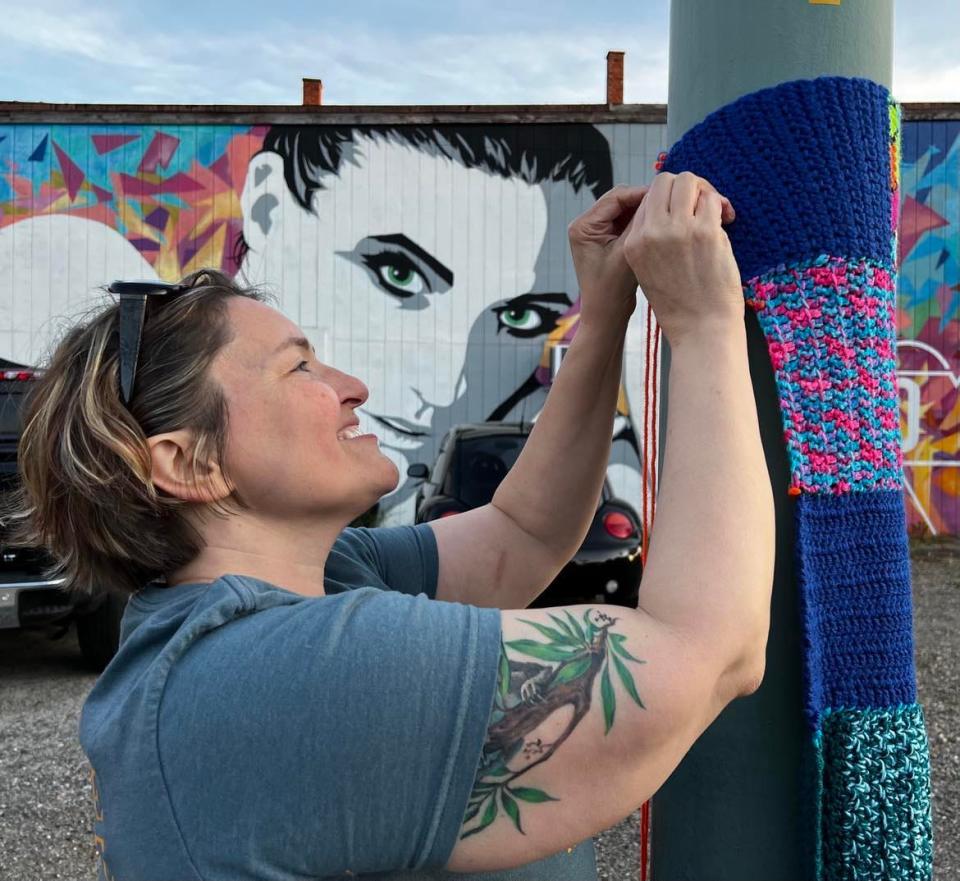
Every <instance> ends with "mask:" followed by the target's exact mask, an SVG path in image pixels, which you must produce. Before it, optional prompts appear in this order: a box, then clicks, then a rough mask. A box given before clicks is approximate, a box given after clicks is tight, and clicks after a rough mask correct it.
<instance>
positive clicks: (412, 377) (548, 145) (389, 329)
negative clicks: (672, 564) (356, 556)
mask: <svg viewBox="0 0 960 881" xmlns="http://www.w3.org/2000/svg"><path fill="white" fill-rule="evenodd" d="M657 146H658V147H659V143H658V144H657ZM646 159H647V157H644V160H645V161H646ZM651 166H652V157H651V158H650V159H649V162H646V167H647V168H648V169H649V168H650V167H651ZM612 185H613V163H612V158H611V149H610V145H609V142H608V140H607V138H606V137H605V136H604V135H603V134H602V133H601V132H600V131H599V130H598V129H597V128H595V127H593V126H589V125H537V126H504V125H482V126H481V125H437V126H407V125H379V126H370V125H366V126H359V125H358V126H322V127H321V126H255V127H228V126H174V127H166V128H155V127H149V126H133V127H129V126H89V127H87V126H56V125H53V126H7V127H0V278H3V279H6V280H9V283H5V284H4V285H3V289H2V293H0V357H5V358H8V359H9V360H13V361H17V362H19V363H36V362H37V361H38V360H39V359H40V358H41V357H42V354H43V352H44V351H45V350H46V348H47V347H48V346H49V345H50V342H51V340H52V339H53V338H54V337H55V335H56V333H57V331H58V330H59V329H60V328H61V327H62V326H63V324H64V323H66V322H69V321H70V320H72V319H73V318H75V317H76V316H77V315H78V314H79V313H81V312H82V311H83V309H84V308H87V307H88V306H89V304H91V303H92V302H97V301H98V299H99V297H100V296H102V295H101V294H99V293H98V292H97V290H96V287H97V286H98V285H103V284H104V283H106V282H109V281H110V280H111V279H112V278H114V277H128V278H138V277H140V278H150V277H160V278H163V279H176V278H179V277H180V276H182V275H183V274H185V273H187V272H190V271H193V270H194V269H198V268H200V267H203V266H216V267H219V268H221V269H222V270H224V271H225V272H227V273H228V274H230V275H232V276H235V277H237V278H238V279H239V280H242V281H245V282H248V283H251V284H256V285H260V286H263V287H265V288H266V289H267V290H269V291H271V292H272V293H274V295H275V297H276V301H277V304H278V305H279V307H280V308H281V309H282V310H283V311H284V312H285V313H286V314H287V315H289V316H290V317H291V318H292V319H293V320H294V321H296V322H298V323H299V325H300V326H301V327H302V328H303V329H304V331H305V332H306V334H307V335H308V337H310V338H311V340H312V342H313V343H314V345H315V346H316V348H317V351H318V353H319V355H320V357H321V359H323V360H325V361H329V362H330V363H332V364H334V365H336V366H337V367H338V368H340V369H343V370H346V371H349V372H351V373H353V374H355V375H357V376H359V377H360V378H361V379H362V380H363V381H364V382H365V383H366V384H367V386H368V387H369V389H370V397H369V399H368V400H367V402H366V403H365V405H364V406H363V407H362V408H361V409H360V410H359V416H360V420H361V427H362V428H363V430H365V431H374V432H375V433H376V434H378V435H379V436H380V438H381V439H382V444H381V445H382V448H383V449H384V451H385V452H386V453H387V455H389V456H390V457H391V458H392V459H393V460H394V461H395V462H396V463H397V465H398V467H399V468H400V473H401V475H403V477H402V481H401V485H400V486H399V487H398V489H397V490H396V491H395V492H394V493H392V494H391V495H390V496H388V497H386V498H385V499H384V501H383V503H382V509H383V512H384V514H385V520H384V522H410V521H411V520H412V517H413V508H412V505H413V495H414V493H415V491H416V488H417V482H416V481H413V480H410V479H408V478H406V476H405V475H406V469H407V466H408V465H409V464H412V463H414V462H425V463H427V464H431V463H432V461H433V459H434V456H435V452H436V447H437V445H438V442H439V440H440V438H441V437H442V435H443V434H444V432H446V430H447V429H448V428H449V427H450V426H451V425H453V424H456V423H460V422H467V421H480V420H487V419H493V420H510V421H515V420H526V421H529V420H532V419H534V418H535V417H536V415H537V414H538V412H539V411H540V409H541V408H542V405H543V402H544V399H545V397H546V392H547V390H548V388H549V384H550V381H551V370H550V369H549V365H550V364H551V363H553V364H556V363H557V362H558V361H559V359H555V358H550V357H549V354H545V345H546V346H548V347H549V346H551V345H554V344H557V345H560V346H562V345H563V344H565V343H568V342H569V340H570V338H571V336H572V334H573V332H574V330H575V327H576V323H577V320H578V317H579V311H578V302H577V298H578V292H577V287H576V278H575V273H574V271H573V266H572V262H571V260H570V257H569V250H568V247H567V240H566V229H567V225H568V223H569V222H570V220H572V219H573V218H574V217H575V216H576V215H577V214H579V213H580V212H581V211H582V210H584V209H585V208H586V207H587V206H588V205H589V204H591V203H592V202H593V200H594V199H595V198H596V197H597V196H598V195H600V194H601V193H603V192H604V191H606V190H607V189H609V188H610V187H611V186H612ZM638 311H640V310H638ZM619 411H620V412H619V415H618V420H617V424H616V427H615V443H614V452H613V456H612V463H613V466H614V467H613V468H612V470H611V478H612V480H613V483H614V490H615V492H618V494H621V495H624V496H627V497H628V498H630V497H635V498H636V500H637V501H638V500H639V493H638V488H639V469H640V460H639V454H638V445H637V440H636V433H635V431H634V428H633V424H632V421H631V419H630V411H629V404H628V396H627V393H626V390H624V391H623V393H622V394H621V395H620V404H619ZM635 503H637V502H635Z"/></svg>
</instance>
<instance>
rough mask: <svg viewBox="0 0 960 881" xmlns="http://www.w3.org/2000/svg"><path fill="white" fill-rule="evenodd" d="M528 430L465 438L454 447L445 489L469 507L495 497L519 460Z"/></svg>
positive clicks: (487, 501) (445, 491) (477, 506)
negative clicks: (517, 432) (508, 473)
mask: <svg viewBox="0 0 960 881" xmlns="http://www.w3.org/2000/svg"><path fill="white" fill-rule="evenodd" d="M526 440H527V435H525V434H500V435H490V436H488V437H471V438H464V439H461V440H460V441H458V442H457V445H456V447H455V448H454V450H453V456H452V461H451V463H450V469H449V471H448V472H447V479H446V480H445V481H444V487H443V492H444V493H446V494H447V495H449V496H453V498H455V499H459V500H460V501H461V502H462V503H463V504H464V505H466V506H467V507H468V508H479V507H480V506H481V505H486V504H488V503H489V502H490V500H491V499H492V498H493V494H494V493H495V492H496V491H497V487H498V486H500V481H501V480H503V478H504V477H506V475H507V472H508V471H509V470H510V469H511V468H512V467H513V463H514V462H516V461H517V457H518V456H519V455H520V451H521V450H522V449H523V445H524V443H526Z"/></svg>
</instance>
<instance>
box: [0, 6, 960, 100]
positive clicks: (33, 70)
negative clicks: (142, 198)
mask: <svg viewBox="0 0 960 881" xmlns="http://www.w3.org/2000/svg"><path fill="white" fill-rule="evenodd" d="M0 2H2V0H0ZM64 2H66V0H35V2H33V3H31V4H30V5H25V4H24V5H18V6H16V7H12V8H6V4H5V8H4V10H3V14H2V15H0V42H2V43H3V44H4V47H5V54H6V57H7V62H8V63H7V65H6V70H4V71H0V87H2V89H3V91H4V93H5V96H6V97H9V98H14V99H18V100H37V101H89V102H94V103H97V102H103V103H115V102H142V103H164V104H166V103H174V104H179V103H183V104H207V103H212V104H298V103H299V102H300V97H301V94H300V78H301V77H303V76H318V77H321V78H322V79H323V80H324V86H325V94H324V98H325V100H326V101H327V102H328V103H334V104H401V105H403V104H444V103H452V104H513V103H519V104H552V103H602V102H603V101H604V100H605V91H606V84H605V79H606V77H605V72H606V66H605V56H606V53H607V51H608V50H609V49H611V48H617V49H622V50H625V51H626V53H627V56H626V64H625V77H626V81H625V90H624V91H625V99H626V100H627V101H628V102H636V103H644V102H664V101H666V95H667V67H668V59H667V29H666V23H665V18H659V19H658V18H652V19H651V20H650V21H647V22H641V21H631V22H630V24H629V27H626V26H625V25H624V23H623V22H624V15H620V16H618V17H614V16H611V15H599V14H598V15H595V16H592V17H591V18H590V19H586V16H585V14H584V13H582V12H575V11H571V10H570V9H562V8H558V11H557V20H556V22H555V23H553V24H548V26H547V27H544V26H543V25H542V23H541V25H540V26H538V27H535V26H534V24H533V23H531V22H530V21H526V20H524V21H522V22H520V23H519V24H518V23H516V22H514V23H512V24H516V25H518V26H511V27H504V28H500V29H492V28H483V29H482V31H480V32H478V30H477V29H476V28H474V29H471V30H470V31H469V32H468V31H467V30H466V26H465V25H464V24H463V22H462V21H459V22H457V27H455V28H453V29H450V30H446V31H442V32H423V33H417V32H415V31H413V30H412V29H409V28H408V29H405V30H403V31H402V32H400V31H398V30H397V28H395V27H393V26H391V25H390V24H389V23H388V22H384V23H382V24H377V23H369V22H368V23H365V24H362V25H361V24H357V23H355V22H351V21H349V20H347V21H345V20H344V18H343V15H346V14H347V13H345V12H344V10H343V9H341V10H340V15H341V17H340V19H339V21H332V20H328V21H327V22H325V23H323V24H321V23H320V19H313V20H310V21H309V22H308V23H307V24H304V25H296V26H295V25H293V24H290V23H288V22H290V21H291V16H290V15H284V14H283V11H280V13H279V14H278V15H276V16H274V17H271V16H267V15H262V14H259V13H256V14H254V13H253V12H252V11H251V10H250V9H249V8H245V5H244V3H243V2H242V0H237V2H238V4H239V5H238V6H237V8H236V10H235V12H236V14H235V15H232V16H230V17H228V18H225V19H224V20H223V21H224V23H223V24H222V25H219V26H217V29H213V28H212V27H211V26H210V24H209V23H207V22H201V23H199V24H196V25H194V24H193V20H192V19H191V18H190V17H189V16H178V15H168V16H165V17H164V19H163V21H164V22H165V24H161V25H160V26H159V27H158V22H157V19H156V18H155V17H150V18H147V17H144V16H142V15H141V14H140V13H139V11H138V10H136V9H135V8H133V7H131V6H130V4H127V3H120V2H119V0H112V6H108V5H105V4H104V3H100V4H98V6H97V8H96V9H91V8H83V7H79V6H78V5H71V6H65V5H60V6H58V5H57V4H58V3H60V4H62V3H64ZM106 2H107V3H111V0H106ZM934 2H941V3H944V6H943V10H942V15H943V16H946V19H945V20H944V21H939V17H938V16H934V17H935V18H938V24H937V28H936V30H937V33H936V34H935V35H934V34H931V33H930V30H931V28H930V27H929V24H928V23H929V21H930V20H931V19H930V17H929V16H927V17H920V16H919V15H911V16H907V15H905V14H904V13H903V12H900V13H898V19H897V28H898V30H897V38H898V42H897V56H896V66H895V80H894V88H895V92H896V94H897V96H898V97H899V98H900V99H901V100H906V101H948V100H958V99H960V63H958V62H957V61H956V53H955V50H954V49H953V47H952V45H950V44H951V42H952V41H951V40H950V39H949V37H948V34H949V33H956V32H957V29H958V28H960V13H958V12H951V11H950V10H951V9H952V8H953V7H952V2H949V0H934ZM601 5H602V0H601ZM78 9H79V10H81V11H78ZM419 18H420V20H422V21H425V22H427V23H428V25H429V24H430V23H434V25H435V26H437V24H436V23H437V22H440V24H443V22H442V20H440V19H434V18H432V17H430V16H427V15H422V16H420V17H419ZM578 19H581V20H579V21H578ZM615 19H616V20H618V21H619V23H618V24H617V25H610V24H607V22H609V21H611V20H615ZM954 19H956V21H954V23H953V25H952V26H949V27H941V25H943V24H944V23H945V22H946V24H949V22H950V21H951V20H954ZM625 34H627V35H628V36H629V39H624V35H625ZM941 34H942V35H943V36H942V37H940V36H939V35H941ZM937 39H939V40H940V43H937V42H936V40H937Z"/></svg>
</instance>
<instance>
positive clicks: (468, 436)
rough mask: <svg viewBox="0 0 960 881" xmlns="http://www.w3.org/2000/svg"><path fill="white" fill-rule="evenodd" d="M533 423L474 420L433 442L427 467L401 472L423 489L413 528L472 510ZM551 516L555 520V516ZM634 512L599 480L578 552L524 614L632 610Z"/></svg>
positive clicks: (636, 554) (636, 582)
mask: <svg viewBox="0 0 960 881" xmlns="http://www.w3.org/2000/svg"><path fill="white" fill-rule="evenodd" d="M532 428H533V425H532V424H530V423H507V422H480V423H470V424H464V425H455V426H454V427H453V428H451V429H450V431H448V432H447V434H446V435H444V437H443V440H442V441H441V442H440V449H439V452H438V454H437V459H436V462H435V463H434V465H433V468H432V469H431V468H429V467H428V466H427V465H425V464H422V463H417V464H414V465H411V466H410V467H409V468H408V469H407V474H408V476H410V477H413V478H414V479H420V480H423V481H424V483H423V485H422V486H421V487H420V489H419V490H418V492H417V497H416V522H417V523H426V522H428V521H430V520H437V519H439V518H441V517H451V516H454V515H456V514H459V513H462V512H463V511H469V510H471V509H472V508H479V507H480V506H482V505H486V504H488V503H489V502H490V501H491V500H492V499H493V494H494V493H495V492H496V491H497V487H498V486H500V482H501V481H502V480H503V478H504V477H506V475H507V472H508V471H509V470H510V468H511V467H513V464H514V462H516V461H517V458H518V456H519V455H520V451H521V450H522V449H523V446H524V444H525V443H526V440H527V438H528V437H529V436H530V431H531V430H532ZM558 516H563V512H562V510H560V511H558ZM640 544H641V526H640V518H639V517H638V516H637V512H636V511H635V510H634V509H633V508H632V507H631V506H630V505H629V504H628V503H627V502H625V501H623V500H622V499H617V498H615V497H614V496H613V492H612V490H611V489H610V485H609V484H608V483H607V481H606V480H604V483H603V489H602V491H601V494H600V499H599V500H598V504H597V511H596V514H594V517H593V523H591V524H590V530H589V531H588V533H587V536H586V538H585V539H584V542H583V544H582V545H581V547H580V549H579V550H578V551H577V553H576V554H575V555H574V557H573V559H572V560H570V562H569V563H567V565H566V566H564V568H563V569H562V570H561V572H560V574H559V575H557V577H556V578H555V579H554V580H553V581H552V582H551V583H550V585H549V586H548V587H547V588H546V590H544V591H543V593H541V594H540V596H539V597H538V598H537V599H536V600H535V601H534V602H533V603H531V607H532V608H537V607H539V608H543V607H546V606H562V605H567V604H571V603H594V602H603V603H613V604H617V605H624V606H632V607H635V606H636V605H637V596H638V591H639V588H640V577H641V575H642V564H641V561H640Z"/></svg>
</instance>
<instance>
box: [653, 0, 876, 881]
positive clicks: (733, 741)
mask: <svg viewBox="0 0 960 881" xmlns="http://www.w3.org/2000/svg"><path fill="white" fill-rule="evenodd" d="M892 68H893V0H819V2H817V0H672V2H671V5H670V82H669V97H668V118H667V139H668V143H670V144H672V143H674V142H675V141H676V140H677V139H678V138H679V137H680V136H681V135H682V134H683V133H684V132H685V131H687V129H689V128H690V127H691V126H693V125H695V124H696V123H697V122H699V121H701V120H702V119H703V118H704V117H705V116H707V115H708V114H709V113H710V112H711V111H713V110H715V109H717V108H718V107H721V106H723V105H724V104H727V103H729V102H730V101H733V100H734V99H736V98H738V97H740V96H741V95H745V94H747V93H749V92H753V91H756V90H758V89H762V88H766V87H768V86H773V85H776V84H777V83H781V82H786V81H789V80H795V79H810V78H813V77H817V76H823V75H831V76H855V77H865V78H867V79H871V80H873V81H875V82H878V83H881V84H882V85H885V86H887V87H889V86H890V83H891V78H892ZM747 312H748V314H747V318H746V321H747V341H748V348H749V357H750V369H751V374H752V376H753V382H754V392H755V394H756V399H757V410H758V413H759V417H760V428H761V434H762V437H763V445H764V454H765V456H766V462H767V468H768V469H769V472H770V479H771V482H772V485H773V490H774V497H775V499H776V506H777V540H776V541H777V564H776V572H775V575H774V588H773V603H772V610H771V629H770V640H769V644H768V650H767V668H766V676H765V678H764V682H763V685H762V686H761V688H760V690H759V691H758V692H757V693H756V694H754V695H752V696H750V697H749V698H745V699H742V700H739V701H736V702H734V703H733V704H731V705H730V706H729V707H728V708H727V709H726V710H725V711H724V712H723V713H722V714H721V716H720V717H719V718H718V719H717V721H716V722H715V723H714V724H713V725H712V726H711V727H710V729H709V730H708V731H706V732H705V733H704V735H703V736H702V737H701V738H700V739H699V740H698V741H697V743H696V744H695V745H694V747H693V748H692V749H691V750H690V752H689V753H688V754H687V756H686V758H685V759H684V760H683V762H682V763H681V765H680V767H679V768H678V769H677V770H676V771H675V772H674V774H673V775H672V776H671V778H670V779H669V780H668V781H667V783H666V784H665V785H664V786H663V787H662V788H661V790H660V792H659V793H658V794H657V795H656V797H655V798H654V800H653V821H652V822H653V825H652V833H653V834H652V873H653V879H654V881H686V879H690V881H804V879H812V878H813V876H814V872H813V865H812V861H811V858H812V848H811V847H810V844H811V842H810V840H809V836H810V834H811V833H812V830H810V829H807V828H805V823H806V817H805V816H803V815H802V814H801V805H802V804H803V799H804V798H805V797H806V794H805V793H803V792H801V789H800V787H801V780H802V775H801V768H802V767H803V766H804V764H805V763H806V762H809V761H810V760H811V750H810V745H809V744H808V743H807V737H806V734H805V731H806V729H805V727H804V722H803V718H802V713H801V710H802V703H803V701H802V696H801V680H800V676H801V674H800V660H801V645H800V634H799V619H798V612H797V597H796V588H795V585H794V573H793V523H792V519H791V515H790V508H789V506H788V496H787V485H788V476H789V468H788V465H787V458H786V452H785V450H784V448H783V429H782V424H781V421H780V408H779V404H778V398H777V392H776V386H775V384H774V380H773V371H772V369H771V367H770V360H769V356H768V355H767V347H766V342H765V340H764V338H763V335H762V334H761V332H760V328H759V325H758V323H757V320H756V317H755V315H754V314H753V313H752V311H750V310H747ZM662 367H663V369H662V377H663V395H662V399H661V400H662V401H663V408H662V416H661V424H660V431H661V449H662V448H663V434H664V432H665V429H666V421H667V409H666V408H667V400H668V391H667V390H668V386H669V375H670V352H669V347H668V346H664V352H663V364H662Z"/></svg>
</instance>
